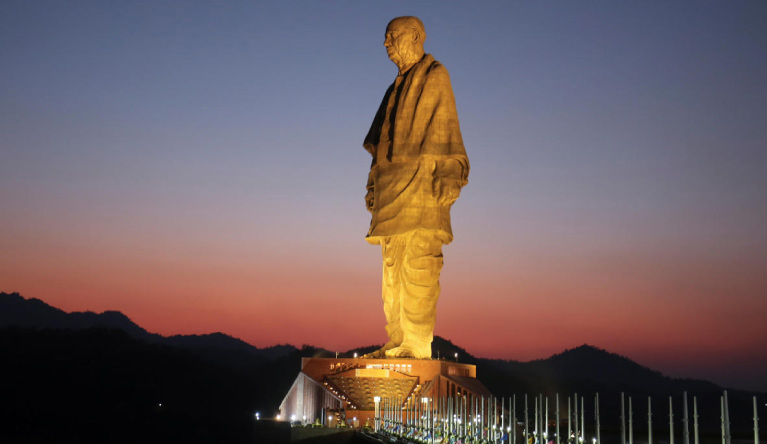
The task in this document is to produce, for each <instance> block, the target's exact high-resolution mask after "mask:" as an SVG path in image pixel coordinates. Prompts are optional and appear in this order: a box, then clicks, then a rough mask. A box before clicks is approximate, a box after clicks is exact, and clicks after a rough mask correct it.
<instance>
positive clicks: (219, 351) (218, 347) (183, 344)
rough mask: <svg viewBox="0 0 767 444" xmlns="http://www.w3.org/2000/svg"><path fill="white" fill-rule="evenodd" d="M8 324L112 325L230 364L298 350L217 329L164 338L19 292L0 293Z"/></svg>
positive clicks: (122, 319) (0, 322) (112, 315)
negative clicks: (259, 343)
mask: <svg viewBox="0 0 767 444" xmlns="http://www.w3.org/2000/svg"><path fill="white" fill-rule="evenodd" d="M7 326H17V327H32V328H54V329H71V330H82V329H88V328H95V327H101V328H112V329H117V330H122V331H124V332H126V333H128V334H129V335H130V336H132V337H133V338H136V339H141V340H145V341H149V342H153V343H158V344H167V345H172V346H175V347H180V348H186V349H189V350H192V351H195V352H196V353H198V354H202V355H207V356H210V357H215V358H216V359H224V360H229V361H231V363H235V362H238V361H239V360H240V359H243V358H242V355H243V354H244V355H247V356H248V357H247V358H245V359H246V360H248V361H258V362H263V361H268V360H273V359H277V358H280V357H284V356H287V355H289V354H291V353H294V352H295V351H296V350H297V349H296V347H294V346H292V345H287V344H285V345H275V346H271V347H267V348H263V349H260V348H257V347H254V346H252V345H250V344H248V343H247V342H245V341H242V340H240V339H237V338H233V337H231V336H229V335H227V334H224V333H220V332H219V333H210V334H204V335H174V336H170V337H164V336H162V335H159V334H156V333H149V332H148V331H146V330H145V329H143V328H141V327H140V326H138V325H136V323H135V322H133V321H132V320H131V319H130V318H129V317H128V316H125V315H124V314H122V313H121V312H119V311H105V312H103V313H94V312H91V311H86V312H72V313H67V312H65V311H63V310H60V309H58V308H55V307H51V306H50V305H48V304H46V303H45V302H43V301H41V300H39V299H34V298H31V299H25V298H24V297H23V296H21V295H20V294H19V293H0V327H7Z"/></svg>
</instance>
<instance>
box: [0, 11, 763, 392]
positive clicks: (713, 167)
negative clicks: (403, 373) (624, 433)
mask: <svg viewBox="0 0 767 444" xmlns="http://www.w3.org/2000/svg"><path fill="white" fill-rule="evenodd" d="M399 15H417V16H419V17H420V18H421V19H422V20H423V22H424V24H425V26H426V31H427V34H428V37H427V40H426V44H425V47H426V50H427V52H429V53H432V54H434V55H435V57H436V58H437V60H440V61H441V62H442V63H443V64H444V65H445V66H446V67H447V69H448V70H449V72H450V75H451V79H452V82H453V88H454V91H455V96H456V102H457V107H458V113H459V118H460V122H461V129H462V132H463V137H464V142H465V145H466V150H467V152H468V154H469V158H470V160H471V167H472V169H471V175H470V177H469V185H468V186H467V187H466V188H465V189H464V190H463V193H462V195H461V198H460V199H459V200H458V202H457V203H456V205H455V206H454V207H453V211H452V215H453V230H454V233H455V241H454V242H453V244H451V245H449V246H447V247H445V249H444V254H445V268H444V269H443V272H442V279H441V283H442V295H441V298H440V302H439V305H438V320H437V328H436V331H435V333H436V334H438V335H441V336H443V337H445V338H448V339H450V340H452V341H453V342H454V343H456V344H457V345H460V346H462V347H465V348H466V349H468V350H469V351H470V352H472V353H473V354H475V355H477V356H481V357H493V358H504V359H516V360H523V361H526V360H530V359H537V358H546V357H548V356H550V355H552V354H554V353H558V352H561V351H563V350H564V349H566V348H572V347H575V346H578V345H581V344H583V343H589V344H592V345H596V346H598V347H601V348H605V349H607V350H608V351H611V352H615V353H619V354H622V355H624V356H627V357H629V358H631V359H633V360H635V361H637V362H639V363H640V364H643V365H646V366H649V367H651V368H654V369H657V370H660V371H662V372H663V373H665V374H668V375H671V376H689V377H697V378H706V379H710V380H713V381H715V382H718V383H721V384H725V385H728V386H732V387H736V388H755V389H761V390H765V391H767V378H766V377H765V376H764V375H765V374H767V2H764V1H761V0H753V1H738V2H709V1H701V2H696V3H695V4H692V3H688V2H614V1H589V2H571V1H561V2H559V1H543V2H533V1H529V2H528V1H524V2H522V1H513V2H486V3H476V4H475V3H473V2H442V1H440V2H436V1H435V2H428V1H422V2H413V3H405V2H375V3H374V2H352V1H332V2H330V1H329V2H319V1H286V2H277V1H275V2H259V1H227V2H212V1H210V2H204V1H121V2H118V1H115V2H107V1H70V2H60V1H26V0H19V1H15V0H13V1H4V2H2V4H0V88H1V89H0V91H1V92H0V205H1V208H2V217H1V218H0V290H2V291H6V292H11V291H18V292H20V293H21V294H22V295H23V296H25V297H28V298H29V297H36V298H40V299H42V300H44V301H46V302H47V303H49V304H51V305H54V306H56V307H59V308H62V309H64V310H67V311H83V310H92V311H97V312H100V311H104V310H120V311H122V312H123V313H125V314H126V315H128V316H129V317H130V318H131V319H133V320H134V321H135V322H136V323H138V324H139V325H141V326H143V327H145V328H146V329H148V330H149V331H152V332H157V333H161V334H163V335H171V334H200V333H210V332H214V331H222V332H225V333H228V334H230V335H232V336H235V337H239V338H241V339H244V340H246V341H248V342H250V343H251V344H253V345H256V346H259V347H264V346H269V345H274V344H277V343H286V342H287V343H292V344H295V345H301V344H304V343H308V344H313V345H317V346H321V347H325V348H328V349H331V350H341V351H343V350H347V349H350V348H354V347H357V346H363V345H368V344H374V343H383V342H384V339H385V332H384V330H383V325H384V316H383V310H382V307H381V300H380V273H381V271H380V267H381V264H380V261H381V257H380V250H379V248H378V247H374V246H370V245H368V244H367V243H366V242H365V241H364V236H365V233H366V232H367V228H368V224H369V221H370V219H369V214H368V213H367V211H366V210H365V206H364V199H363V197H364V194H365V183H366V180H367V173H368V169H369V166H370V157H369V155H368V154H367V153H366V152H365V151H364V150H363V148H362V146H361V144H362V139H363V137H364V135H365V134H366V132H367V130H368V128H369V125H370V122H371V121H372V118H373V115H374V113H375V111H376V109H377V107H378V105H379V103H380V100H381V98H382V96H383V93H384V91H385V90H386V88H387V87H388V85H389V84H390V83H391V82H392V81H393V80H394V77H395V76H396V67H395V66H394V65H393V64H392V63H391V62H390V61H389V60H388V59H387V57H386V52H385V50H384V47H383V34H384V30H385V27H386V23H387V22H388V21H389V20H390V19H391V18H393V17H395V16H399Z"/></svg>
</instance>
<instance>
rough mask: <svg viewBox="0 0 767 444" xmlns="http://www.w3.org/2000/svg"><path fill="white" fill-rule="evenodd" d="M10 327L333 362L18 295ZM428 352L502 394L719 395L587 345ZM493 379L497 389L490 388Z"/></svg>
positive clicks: (249, 356) (3, 315)
mask: <svg viewBox="0 0 767 444" xmlns="http://www.w3.org/2000/svg"><path fill="white" fill-rule="evenodd" d="M8 326H18V327H27V328H51V329H74V330H78V329H88V328H113V329H117V330H121V331H124V332H126V333H127V334H129V335H130V336H131V337H133V338H136V339H139V340H144V341H147V342H150V343H155V344H163V345H168V346H173V347H178V348H181V349H185V350H189V351H192V352H193V353H195V354H197V355H200V356H203V357H205V358H207V359H210V360H215V361H222V362H225V363H226V364H228V365H232V366H239V367H244V366H249V365H261V364H263V363H265V362H269V361H274V360H276V359H281V358H285V357H287V356H290V355H291V354H295V353H297V352H299V351H300V352H305V353H307V354H310V355H312V356H325V357H332V356H335V353H333V352H330V351H328V350H325V349H323V348H319V347H315V346H309V345H304V346H302V348H300V349H299V348H298V347H296V346H294V345H291V344H279V345H273V346H270V347H266V348H258V347H255V346H253V345H251V344H249V343H247V342H245V341H243V340H241V339H238V338H234V337H232V336H230V335H228V334H225V333H222V332H214V333H208V334H202V335H172V336H167V337H166V336H162V335H160V334H157V333H150V332H148V331H147V330H145V329H144V328H142V327H140V326H139V325H137V324H136V323H135V322H133V321H132V320H131V319H130V318H129V317H128V316H126V315H125V314H123V313H121V312H119V311H114V310H108V311H104V312H103V313H94V312H91V311H86V312H71V313H67V312H65V311H63V310H61V309H59V308H56V307H53V306H51V305H49V304H47V303H45V302H44V301H42V300H40V299H36V298H29V299H26V298H24V297H23V296H21V295H20V294H19V293H5V292H0V327H8ZM378 347H380V345H369V346H364V347H358V348H353V349H350V350H348V351H345V352H343V353H339V356H342V357H351V356H353V354H354V353H355V352H356V353H358V354H360V355H361V354H364V353H368V352H370V351H373V350H375V349H377V348H378ZM432 348H433V353H434V355H435V356H437V357H439V358H438V359H444V360H450V359H453V358H454V357H455V356H456V353H457V354H458V360H459V361H460V362H465V363H469V364H474V365H476V366H477V370H478V372H481V374H483V375H490V376H489V377H484V378H483V379H487V380H490V381H491V382H490V383H489V384H488V386H489V387H488V388H490V389H491V390H493V389H494V390H495V391H500V392H503V391H508V390H511V388H512V386H514V387H520V386H521V387H525V388H527V389H530V390H533V391H540V392H546V391H549V390H550V388H551V387H557V388H562V389H570V388H573V387H576V386H583V385H586V386H593V385H598V386H600V387H604V388H606V389H609V390H641V391H643V392H647V393H669V392H677V391H680V390H677V389H676V388H677V387H678V386H685V387H688V388H695V389H697V390H701V389H702V390H705V391H707V392H708V391H712V392H713V391H716V390H721V389H722V388H721V387H720V386H718V385H717V384H715V383H713V382H709V381H703V380H697V379H692V378H671V377H668V376H665V375H663V374H662V373H661V372H659V371H657V370H653V369H650V368H649V367H646V366H643V365H640V364H638V363H636V362H635V361H633V360H631V359H630V358H628V357H625V356H621V355H619V354H616V353H612V352H609V351H607V350H604V349H602V348H599V347H597V346H593V345H589V344H583V345H580V346H577V347H574V348H571V349H566V350H564V351H562V352H559V353H555V354H553V355H551V356H550V357H549V358H546V359H536V360H531V361H527V362H524V361H516V360H503V359H487V358H478V357H476V356H474V355H472V354H471V353H469V352H468V351H466V350H465V349H464V348H462V347H460V346H458V345H455V344H454V343H453V342H452V341H450V340H448V339H445V338H442V337H440V336H435V338H434V342H433V345H432ZM496 379H497V380H498V381H499V382H498V383H494V382H492V381H495V380H496ZM595 381H596V382H595Z"/></svg>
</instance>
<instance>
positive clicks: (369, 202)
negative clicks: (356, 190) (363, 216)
mask: <svg viewBox="0 0 767 444" xmlns="http://www.w3.org/2000/svg"><path fill="white" fill-rule="evenodd" d="M365 206H366V207H367V209H368V211H370V212H371V213H372V212H373V188H372V187H370V188H368V193H367V194H366V195H365Z"/></svg>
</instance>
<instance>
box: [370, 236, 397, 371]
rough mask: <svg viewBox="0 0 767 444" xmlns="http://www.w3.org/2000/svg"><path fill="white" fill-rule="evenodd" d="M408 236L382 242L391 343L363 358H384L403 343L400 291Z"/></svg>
mask: <svg viewBox="0 0 767 444" xmlns="http://www.w3.org/2000/svg"><path fill="white" fill-rule="evenodd" d="M405 237H406V236H403V235H401V236H388V237H386V238H384V239H382V240H381V253H382V256H383V273H382V275H383V278H382V279H381V297H382V298H383V306H384V314H385V315H386V334H387V335H388V337H389V341H388V342H387V343H386V344H384V346H383V347H381V348H380V349H378V350H376V351H374V352H373V353H368V354H366V355H364V356H363V358H384V357H386V355H385V353H386V351H387V350H391V349H393V348H395V347H397V346H398V345H400V344H401V343H402V328H401V326H400V313H401V311H402V307H401V305H400V290H401V287H402V282H401V280H402V279H401V274H402V272H401V270H402V257H403V253H404V250H405Z"/></svg>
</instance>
